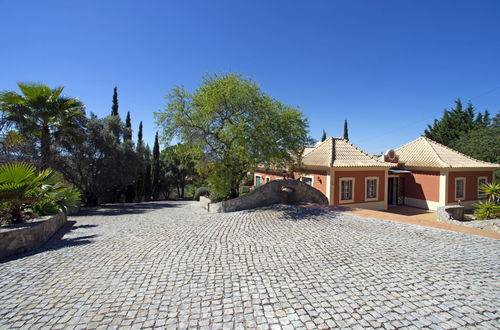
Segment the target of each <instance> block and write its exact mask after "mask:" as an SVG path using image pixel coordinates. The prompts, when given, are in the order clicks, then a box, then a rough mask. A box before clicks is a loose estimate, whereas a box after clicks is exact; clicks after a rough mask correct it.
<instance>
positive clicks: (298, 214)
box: [242, 204, 336, 221]
mask: <svg viewBox="0 0 500 330" xmlns="http://www.w3.org/2000/svg"><path fill="white" fill-rule="evenodd" d="M263 210H276V211H281V212H283V215H282V216H280V217H279V220H293V221H299V220H315V221H319V219H315V218H314V217H316V216H320V215H324V214H329V215H331V216H332V217H335V215H336V214H335V212H331V209H329V208H328V207H322V206H319V205H315V204H307V205H285V204H273V205H270V206H265V207H260V208H256V209H250V210H245V211H242V212H243V213H253V212H260V211H263Z"/></svg>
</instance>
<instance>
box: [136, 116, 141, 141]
mask: <svg viewBox="0 0 500 330" xmlns="http://www.w3.org/2000/svg"><path fill="white" fill-rule="evenodd" d="M139 141H141V142H142V120H141V122H140V123H139V132H138V133H137V143H139Z"/></svg>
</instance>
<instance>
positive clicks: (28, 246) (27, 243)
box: [0, 212, 67, 259]
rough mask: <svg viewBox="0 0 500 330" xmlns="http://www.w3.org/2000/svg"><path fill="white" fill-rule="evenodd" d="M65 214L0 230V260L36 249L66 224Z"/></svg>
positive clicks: (61, 213)
mask: <svg viewBox="0 0 500 330" xmlns="http://www.w3.org/2000/svg"><path fill="white" fill-rule="evenodd" d="M66 220H67V216H66V214H64V213H63V212H60V213H58V214H56V215H53V216H49V217H41V218H37V219H34V220H33V221H32V222H27V223H21V224H15V225H11V226H6V227H2V228H0V259H2V258H5V257H9V256H12V255H15V254H19V253H23V252H27V251H30V250H33V249H36V248H38V247H40V246H42V245H43V244H45V242H47V241H48V240H49V239H50V238H51V237H52V235H54V234H55V233H56V232H57V231H58V230H59V229H60V228H61V227H62V226H63V225H64V223H66Z"/></svg>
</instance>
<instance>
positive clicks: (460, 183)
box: [455, 177, 465, 200]
mask: <svg viewBox="0 0 500 330" xmlns="http://www.w3.org/2000/svg"><path fill="white" fill-rule="evenodd" d="M459 199H460V200H464V199H465V178H463V177H461V178H455V200H459Z"/></svg>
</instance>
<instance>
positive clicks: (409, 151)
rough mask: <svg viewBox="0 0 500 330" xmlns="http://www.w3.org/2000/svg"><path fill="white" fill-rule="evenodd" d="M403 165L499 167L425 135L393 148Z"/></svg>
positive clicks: (499, 165)
mask: <svg viewBox="0 0 500 330" xmlns="http://www.w3.org/2000/svg"><path fill="white" fill-rule="evenodd" d="M395 151H396V155H397V156H398V157H399V163H400V164H402V165H404V166H407V167H408V166H414V167H438V168H500V164H493V163H488V162H484V161H481V160H477V159H474V158H472V157H469V156H466V155H464V154H462V153H460V152H458V151H456V150H453V149H451V148H449V147H446V146H444V145H442V144H440V143H437V142H435V141H433V140H431V139H429V138H427V137H425V136H421V137H419V138H418V139H416V140H414V141H412V142H410V143H408V144H406V145H404V146H402V147H399V148H398V149H396V150H395Z"/></svg>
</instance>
